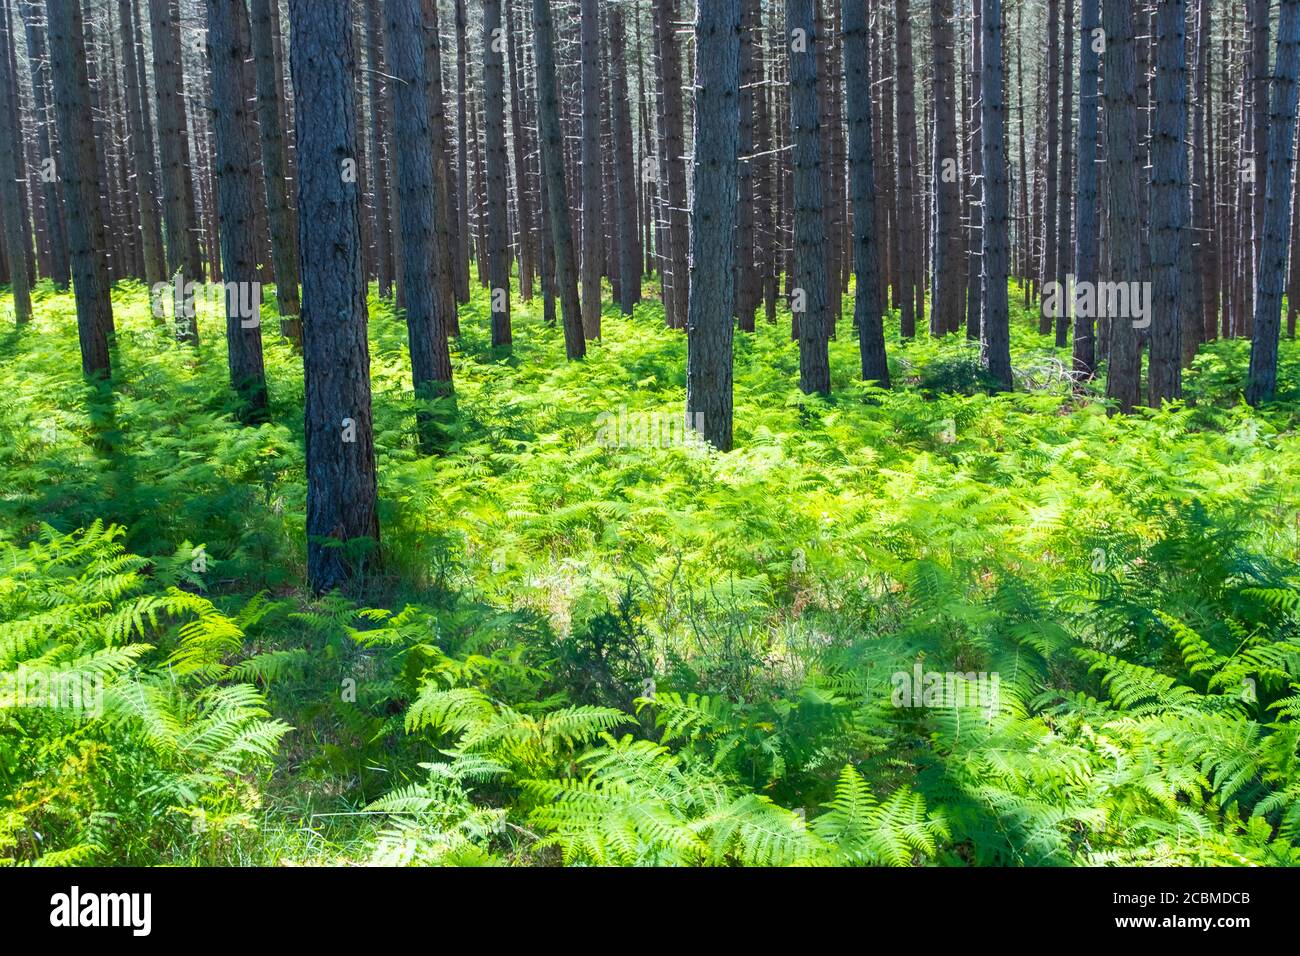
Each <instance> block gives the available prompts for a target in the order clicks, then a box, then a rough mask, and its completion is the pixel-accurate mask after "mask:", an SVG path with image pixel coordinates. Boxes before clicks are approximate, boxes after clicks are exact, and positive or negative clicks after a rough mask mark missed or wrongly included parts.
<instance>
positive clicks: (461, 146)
mask: <svg viewBox="0 0 1300 956" xmlns="http://www.w3.org/2000/svg"><path fill="white" fill-rule="evenodd" d="M455 4H456V6H455V10H456V211H457V216H458V217H459V221H458V222H457V224H456V238H457V253H456V301H457V302H468V301H469V246H470V235H469V133H468V126H467V123H468V119H469V117H468V115H467V114H468V112H469V91H468V74H469V62H468V61H469V36H468V17H467V15H466V11H465V0H455Z"/></svg>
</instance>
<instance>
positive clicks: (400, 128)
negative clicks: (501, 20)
mask: <svg viewBox="0 0 1300 956" xmlns="http://www.w3.org/2000/svg"><path fill="white" fill-rule="evenodd" d="M420 25H421V19H420V5H419V0H384V30H385V34H386V38H387V42H388V44H389V45H388V49H389V50H390V51H391V54H392V55H391V58H390V60H389V64H388V68H389V70H390V71H391V72H392V75H393V77H394V79H393V83H392V88H393V101H394V109H393V142H394V144H395V146H396V151H395V155H394V160H395V162H394V166H395V167H396V169H395V174H396V180H397V196H398V200H397V212H398V217H399V219H400V221H401V232H402V262H403V267H402V279H403V282H404V284H405V290H406V334H407V342H408V345H409V348H410V352H411V373H412V381H413V383H414V386H415V398H416V401H417V402H423V401H424V400H427V399H431V398H435V397H437V396H440V395H448V394H450V393H451V387H452V377H451V355H450V353H449V351H448V348H447V327H446V324H445V318H444V316H443V315H442V314H441V313H440V312H439V311H438V291H437V288H436V285H435V283H436V281H437V276H436V275H435V272H434V267H435V263H436V261H437V260H436V252H437V250H436V247H435V236H434V210H435V209H436V208H437V195H436V191H435V187H434V181H433V158H432V155H431V151H432V149H433V139H432V136H431V134H430V130H429V101H428V96H427V92H426V90H425V83H426V82H427V81H426V78H425V64H424V43H423V41H422V35H421V27H420ZM416 419H417V431H418V437H419V440H420V444H421V447H422V448H424V449H425V450H426V451H427V450H429V449H431V448H432V446H433V445H434V430H433V422H432V418H431V416H430V414H429V413H428V412H427V411H423V410H421V411H418V412H417V415H416Z"/></svg>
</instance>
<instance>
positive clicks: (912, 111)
mask: <svg viewBox="0 0 1300 956" xmlns="http://www.w3.org/2000/svg"><path fill="white" fill-rule="evenodd" d="M895 3H896V6H895V9H896V11H897V28H898V34H897V51H898V52H897V70H898V79H897V85H898V221H899V224H900V225H899V238H900V242H901V246H900V249H899V259H900V261H899V283H900V284H901V287H902V299H901V301H899V303H898V304H899V324H900V327H901V331H902V336H903V338H905V339H910V338H913V337H914V336H915V335H916V289H917V287H918V286H919V285H920V268H921V206H920V203H919V202H918V200H917V197H916V166H917V156H916V80H915V76H914V75H913V71H912V21H911V11H910V10H909V9H908V3H907V0H895Z"/></svg>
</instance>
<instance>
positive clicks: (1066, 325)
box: [1055, 0, 1074, 349]
mask: <svg viewBox="0 0 1300 956" xmlns="http://www.w3.org/2000/svg"><path fill="white" fill-rule="evenodd" d="M1061 18H1062V20H1063V24H1062V25H1063V28H1064V29H1063V52H1064V57H1065V62H1064V64H1063V65H1062V68H1061V131H1060V135H1061V188H1060V190H1059V192H1058V193H1057V197H1056V198H1057V200H1058V202H1059V204H1060V212H1059V213H1057V216H1056V228H1057V237H1056V281H1057V282H1059V283H1061V287H1062V288H1064V287H1065V283H1066V276H1067V273H1068V272H1069V271H1070V251H1071V243H1070V240H1071V238H1072V237H1071V231H1072V229H1073V219H1074V145H1073V144H1074V137H1073V135H1071V134H1072V133H1073V130H1074V127H1073V125H1072V123H1071V120H1072V118H1073V116H1074V0H1065V6H1064V7H1063V9H1062V16H1061ZM1070 317H1071V313H1070V309H1069V308H1065V309H1062V310H1061V311H1060V313H1059V314H1058V315H1057V316H1056V343H1055V344H1056V347H1057V348H1058V349H1063V348H1065V347H1066V346H1067V345H1069V342H1070Z"/></svg>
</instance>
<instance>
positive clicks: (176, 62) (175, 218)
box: [149, 0, 203, 344]
mask: <svg viewBox="0 0 1300 956" xmlns="http://www.w3.org/2000/svg"><path fill="white" fill-rule="evenodd" d="M149 13H150V21H151V24H150V34H151V37H152V41H153V74H154V92H155V95H156V96H157V99H158V150H159V167H160V168H161V170H162V187H163V228H164V234H163V238H164V239H165V240H166V243H165V244H166V247H167V274H168V276H169V277H170V276H175V275H176V272H177V270H181V272H182V274H183V279H184V281H192V282H201V281H202V280H203V259H202V256H201V254H200V252H199V224H198V222H197V219H196V212H195V206H194V180H193V177H192V173H191V159H190V141H189V131H188V128H187V123H186V117H185V82H184V73H183V70H182V68H181V35H180V20H179V16H178V13H177V3H176V0H149ZM177 326H178V330H179V332H178V335H179V337H180V338H181V339H182V340H183V341H189V342H191V343H193V344H197V343H198V330H197V328H196V327H195V325H194V323H193V322H186V321H185V320H184V319H179V320H178V322H177Z"/></svg>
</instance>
